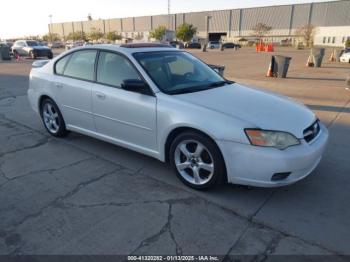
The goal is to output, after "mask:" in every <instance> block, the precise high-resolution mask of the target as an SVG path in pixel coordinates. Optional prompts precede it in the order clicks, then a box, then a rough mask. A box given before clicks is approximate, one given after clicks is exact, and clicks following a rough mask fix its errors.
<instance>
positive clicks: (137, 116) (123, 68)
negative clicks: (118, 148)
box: [92, 51, 157, 154]
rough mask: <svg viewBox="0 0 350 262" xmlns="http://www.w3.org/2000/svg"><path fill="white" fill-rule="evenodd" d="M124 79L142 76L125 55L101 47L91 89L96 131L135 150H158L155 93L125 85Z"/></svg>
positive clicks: (152, 152)
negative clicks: (148, 93)
mask: <svg viewBox="0 0 350 262" xmlns="http://www.w3.org/2000/svg"><path fill="white" fill-rule="evenodd" d="M125 80H139V81H140V80H142V78H141V77H140V75H139V73H138V72H137V71H136V69H135V68H134V66H133V65H132V64H131V62H130V61H129V60H128V59H127V58H126V57H124V56H122V55H120V54H117V53H113V52H107V51H101V52H100V54H99V58H98V64H97V73H96V81H97V84H96V85H94V88H93V90H92V107H93V113H94V120H95V124H96V128H97V132H98V133H100V134H102V135H104V136H107V137H108V138H112V139H114V140H115V141H116V142H117V143H120V144H122V145H124V146H127V147H129V148H132V149H134V150H139V151H148V153H150V154H155V153H156V151H157V141H156V133H157V132H156V101H157V100H156V97H155V96H152V95H145V94H142V93H140V92H137V90H135V91H126V90H124V89H122V88H121V86H122V84H123V81H125Z"/></svg>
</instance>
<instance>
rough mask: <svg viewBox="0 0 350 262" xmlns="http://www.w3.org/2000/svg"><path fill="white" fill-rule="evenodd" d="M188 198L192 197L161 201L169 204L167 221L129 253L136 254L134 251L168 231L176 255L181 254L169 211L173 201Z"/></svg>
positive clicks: (149, 243)
mask: <svg viewBox="0 0 350 262" xmlns="http://www.w3.org/2000/svg"><path fill="white" fill-rule="evenodd" d="M189 199H193V197H190V198H185V199H175V200H167V201H162V202H163V203H164V202H165V203H167V204H168V205H169V209H168V219H167V222H166V223H165V224H164V225H163V226H162V228H161V229H160V231H159V232H158V233H156V234H154V235H152V236H150V237H148V238H146V239H144V240H143V241H141V243H140V244H139V245H138V247H137V248H136V249H135V250H134V251H132V252H131V253H130V255H135V254H137V253H136V252H137V251H138V250H139V249H141V248H143V247H148V246H149V245H151V244H153V243H155V242H156V241H158V240H159V238H160V237H161V236H162V235H163V234H165V233H169V235H170V238H171V240H172V241H173V243H174V244H175V252H176V255H182V248H181V247H180V245H179V244H178V242H177V241H176V239H175V236H174V233H173V231H172V229H171V221H172V219H173V215H172V213H171V211H172V206H173V204H174V203H176V202H182V201H186V200H189ZM157 202H158V201H157Z"/></svg>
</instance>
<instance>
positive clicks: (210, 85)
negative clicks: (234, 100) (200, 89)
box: [207, 80, 233, 87]
mask: <svg viewBox="0 0 350 262" xmlns="http://www.w3.org/2000/svg"><path fill="white" fill-rule="evenodd" d="M232 83H233V82H232V81H227V80H225V81H218V82H213V83H211V84H209V85H207V87H219V86H224V85H226V84H232Z"/></svg>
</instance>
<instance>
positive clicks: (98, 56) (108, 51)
mask: <svg viewBox="0 0 350 262" xmlns="http://www.w3.org/2000/svg"><path fill="white" fill-rule="evenodd" d="M101 52H105V53H112V54H116V55H120V56H121V57H123V58H125V59H126V60H127V61H128V62H129V63H130V64H131V66H132V67H133V68H134V69H135V72H136V73H137V74H138V75H139V77H140V78H141V80H142V81H143V82H145V83H146V84H147V86H148V89H149V91H150V94H149V95H148V96H154V97H155V96H156V95H155V93H154V91H153V89H152V88H151V87H150V85H149V83H148V82H147V81H146V79H145V78H144V77H143V75H142V74H141V73H140V71H139V70H138V69H137V67H136V66H135V64H134V63H133V62H132V61H131V60H130V58H129V57H127V56H126V55H125V54H123V53H120V52H117V51H114V50H107V49H99V50H98V55H97V59H96V67H95V83H96V84H99V85H104V86H108V87H113V88H117V89H121V90H123V91H127V92H132V91H128V90H125V89H123V88H122V87H121V86H116V85H110V84H106V83H101V82H98V81H97V67H98V60H99V58H100V53H101ZM132 93H138V94H141V95H146V94H142V93H139V92H132Z"/></svg>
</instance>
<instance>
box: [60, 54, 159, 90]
mask: <svg viewBox="0 0 350 262" xmlns="http://www.w3.org/2000/svg"><path fill="white" fill-rule="evenodd" d="M88 50H92V51H96V57H95V63H94V74H93V80H87V79H82V78H78V77H73V76H67V75H64V74H57V72H56V64H57V63H58V62H59V61H61V59H63V58H64V57H67V56H69V55H70V56H71V57H70V58H69V59H68V61H67V62H66V64H65V65H64V69H63V73H64V71H65V70H66V66H67V64H68V63H69V61H70V60H71V58H72V56H73V54H74V53H76V52H79V51H88ZM100 52H107V53H108V52H109V53H114V54H117V55H120V56H122V57H124V58H125V59H126V60H128V62H129V63H130V64H131V66H132V67H133V68H134V69H135V71H136V73H137V74H138V75H139V76H140V78H141V79H142V80H143V81H144V82H145V83H146V84H147V86H148V89H149V90H150V94H149V95H148V96H154V97H155V96H156V94H155V92H154V91H153V89H152V88H151V87H150V85H149V83H148V82H147V81H146V79H145V78H144V77H143V75H142V74H141V72H140V71H139V70H138V69H137V67H136V66H135V64H134V63H133V62H132V61H131V59H130V58H129V57H128V56H127V55H125V54H123V53H121V52H118V51H115V50H109V49H102V48H101V49H99V48H98V49H97V48H82V49H78V50H72V51H71V52H69V53H67V54H65V55H63V56H62V57H60V58H59V59H57V60H56V61H55V63H54V64H53V74H54V75H57V76H60V77H67V78H71V79H75V80H80V81H85V82H89V83H93V84H99V85H104V86H108V87H113V88H118V89H121V90H123V91H126V92H131V91H128V90H125V89H123V88H121V87H118V86H113V85H109V84H104V83H100V82H97V66H98V59H99V57H100ZM132 93H138V94H140V95H146V94H142V93H139V92H132Z"/></svg>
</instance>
